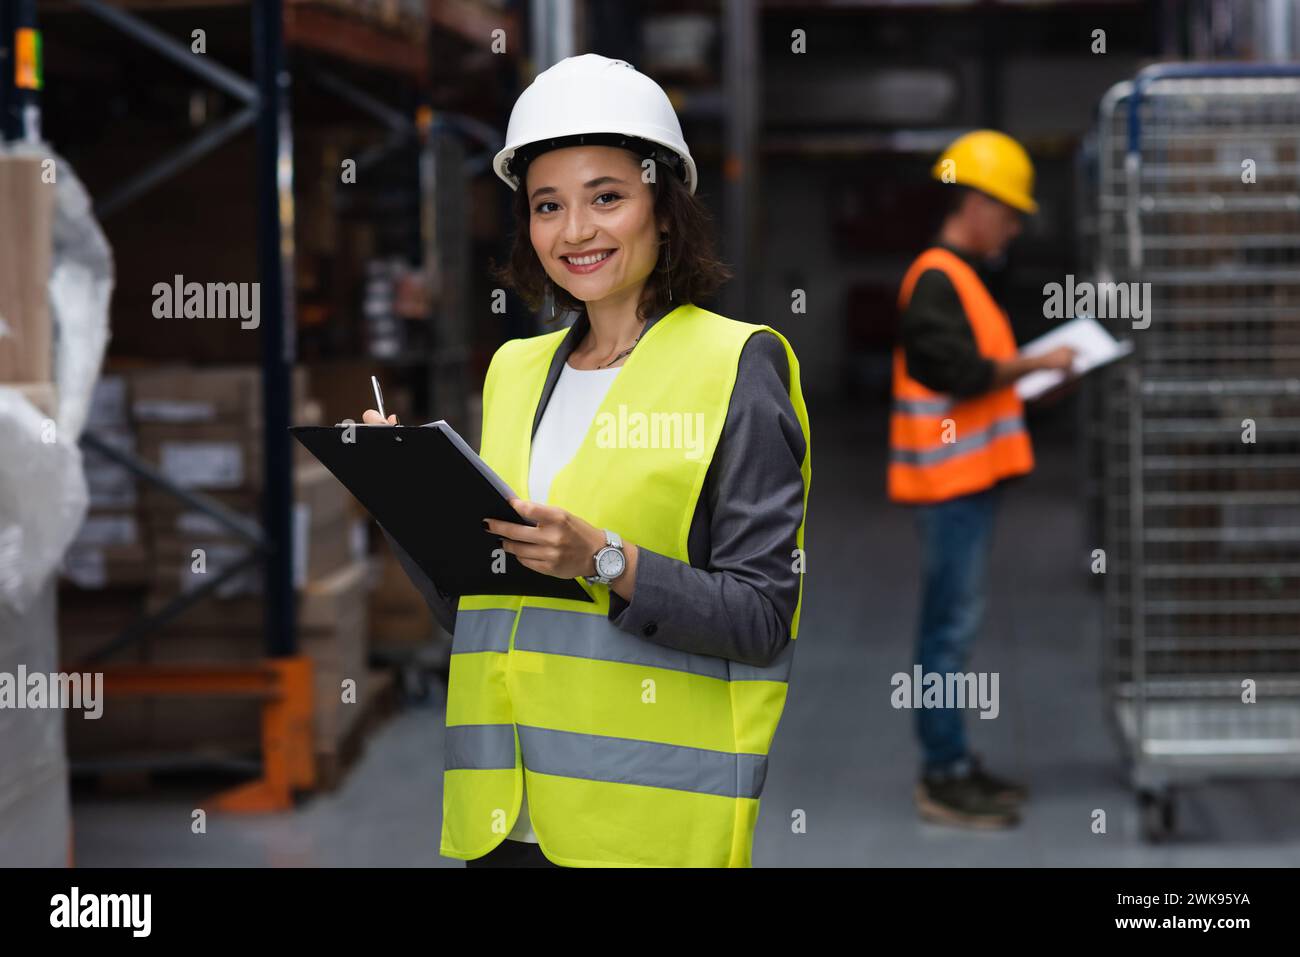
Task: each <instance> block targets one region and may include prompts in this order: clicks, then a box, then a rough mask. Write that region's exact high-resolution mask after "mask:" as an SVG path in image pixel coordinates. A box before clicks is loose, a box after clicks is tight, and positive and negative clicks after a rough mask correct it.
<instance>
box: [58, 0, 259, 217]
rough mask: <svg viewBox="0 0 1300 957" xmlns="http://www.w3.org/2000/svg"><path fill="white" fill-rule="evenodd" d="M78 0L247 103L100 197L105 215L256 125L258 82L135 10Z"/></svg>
mask: <svg viewBox="0 0 1300 957" xmlns="http://www.w3.org/2000/svg"><path fill="white" fill-rule="evenodd" d="M76 3H77V5H78V6H79V7H81V8H82V9H83V10H85V11H86V12H87V13H90V14H93V15H94V16H96V17H99V18H100V19H101V20H103V21H104V22H105V23H107V24H109V25H110V26H112V27H114V28H115V29H117V30H120V31H121V32H122V33H123V34H124V35H126V36H128V37H130V38H131V39H133V40H135V41H137V42H138V43H140V44H141V45H142V46H145V47H147V48H149V49H150V50H153V51H154V52H155V53H157V54H159V55H160V56H162V57H164V58H165V59H167V60H170V61H171V62H173V63H175V64H176V65H178V66H180V67H181V68H182V69H185V70H188V71H189V72H190V73H193V74H194V75H195V76H197V77H199V78H200V79H202V80H205V81H206V82H208V83H210V84H211V85H212V86H214V87H216V88H217V89H219V90H222V91H223V92H225V93H227V94H229V95H230V96H232V97H234V98H235V99H236V100H239V101H240V102H241V103H243V104H244V109H242V110H240V111H239V112H237V113H235V114H233V115H232V116H229V117H227V118H226V119H224V120H221V121H220V122H217V123H214V124H211V125H209V127H208V128H206V129H205V130H204V132H202V133H200V134H199V135H198V136H197V137H195V138H194V139H193V140H191V141H190V142H188V143H186V144H185V145H184V146H182V147H180V148H179V149H177V150H175V151H173V152H171V153H168V154H167V155H165V156H163V157H162V158H161V159H159V160H158V161H157V162H155V163H153V164H152V165H151V166H149V167H147V168H146V169H144V170H142V171H141V172H140V173H138V174H137V175H135V176H133V177H131V178H130V179H129V180H127V181H126V182H125V183H123V184H122V185H120V186H118V187H117V188H116V189H114V190H113V191H112V192H110V193H109V194H108V195H107V196H105V197H104V198H103V199H102V200H100V201H99V202H98V203H96V204H95V213H96V215H98V216H99V218H100V219H101V220H102V219H105V218H107V217H108V216H111V215H112V214H113V213H115V212H117V211H118V210H119V209H121V208H122V207H124V206H126V205H128V204H129V203H131V202H133V201H134V200H136V199H138V198H139V197H140V196H142V195H143V194H145V193H147V192H148V191H149V190H151V189H153V188H154V187H155V186H157V185H158V184H159V183H162V182H165V181H166V180H168V179H170V178H171V177H173V176H175V175H176V174H177V173H179V172H181V171H182V170H184V169H185V168H186V167H188V166H191V165H193V164H194V163H196V162H198V161H199V160H200V159H202V158H203V157H204V156H206V155H208V154H209V153H211V152H212V151H213V150H215V149H217V148H218V147H220V146H221V145H222V144H224V143H226V142H228V141H229V140H231V139H233V138H234V137H235V136H237V135H238V134H239V133H240V132H242V131H243V130H245V129H247V128H248V127H250V126H252V125H253V123H254V121H255V120H256V119H257V111H258V109H259V104H260V101H261V98H260V95H259V94H258V90H257V85H256V84H255V83H253V82H252V81H250V80H248V79H246V78H244V77H242V76H240V75H239V74H238V73H236V72H235V71H234V70H231V69H229V68H228V67H224V66H222V65H221V64H220V63H217V62H215V61H213V60H212V59H211V58H210V57H208V56H206V55H205V56H196V55H195V54H194V53H193V52H192V51H191V50H190V48H189V47H188V46H187V45H186V44H184V43H182V42H181V41H179V40H177V39H176V38H175V37H172V36H169V35H168V34H166V33H163V32H162V31H161V30H159V29H158V28H157V27H154V26H152V25H150V24H149V23H146V22H145V21H144V20H142V19H140V17H138V16H136V15H135V14H133V13H129V12H127V11H126V10H121V9H119V8H117V7H112V6H109V5H108V4H106V3H104V2H103V0H76Z"/></svg>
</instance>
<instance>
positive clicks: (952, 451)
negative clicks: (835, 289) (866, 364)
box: [888, 248, 1034, 504]
mask: <svg viewBox="0 0 1300 957" xmlns="http://www.w3.org/2000/svg"><path fill="white" fill-rule="evenodd" d="M928 269H938V270H940V271H941V272H942V273H943V274H944V275H946V276H947V277H948V279H949V280H950V281H951V282H952V284H953V287H954V288H955V289H956V290H957V298H958V299H960V300H961V305H962V310H963V311H964V312H965V313H966V319H967V321H968V322H970V325H971V330H972V331H973V332H974V334H975V344H976V346H977V347H978V348H979V351H980V355H982V356H985V357H987V358H989V359H1010V358H1012V357H1013V356H1015V354H1016V340H1015V336H1013V335H1012V333H1011V323H1010V321H1009V320H1008V319H1007V314H1006V313H1005V312H1003V311H1002V308H1001V307H1000V306H999V305H998V304H997V303H996V302H995V301H994V299H993V296H992V295H991V294H990V293H989V291H988V288H987V287H986V286H985V285H984V283H983V282H981V281H980V278H979V276H978V275H976V273H975V270H974V269H972V268H971V267H970V266H968V265H967V264H966V263H965V262H963V261H962V259H961V257H959V256H957V255H954V254H953V253H951V252H949V251H948V250H946V249H939V248H934V249H927V250H926V251H925V252H923V253H921V255H920V256H918V257H917V259H916V262H914V263H912V266H911V268H909V269H908V270H907V275H905V276H904V277H903V285H902V288H901V289H900V290H899V296H898V302H899V309H900V310H901V309H906V308H907V303H908V301H909V300H910V299H911V298H912V290H913V288H915V286H916V281H917V280H918V279H919V278H920V277H921V274H922V273H923V272H925V271H926V270H928ZM1033 468H1034V451H1033V448H1032V447H1031V446H1030V444H1029V433H1028V432H1026V431H1025V421H1024V406H1023V405H1022V404H1021V402H1020V397H1019V396H1017V395H1016V390H1015V388H1014V387H1013V386H1007V387H1005V388H1002V389H994V390H992V391H989V392H986V393H983V394H982V395H978V396H974V397H972V398H968V399H960V400H959V399H955V398H953V397H952V396H948V395H944V394H943V393H940V392H932V391H930V390H929V389H927V388H926V387H925V386H923V385H921V383H919V382H917V381H916V380H915V379H913V378H912V377H911V376H909V375H908V374H907V361H906V359H905V358H904V355H903V349H902V346H896V347H895V349H894V404H893V410H892V412H891V415H890V421H889V473H888V484H889V497H890V499H891V500H893V501H895V502H904V503H908V504H922V503H928V502H944V501H947V500H948V499H952V498H957V497H958V496H961V495H969V494H972V493H974V492H980V491H983V490H984V489H987V488H990V487H991V486H993V485H995V484H997V483H998V482H1000V481H1001V480H1002V479H1005V478H1010V477H1011V476H1013V475H1025V474H1026V473H1028V472H1031V471H1032V470H1033Z"/></svg>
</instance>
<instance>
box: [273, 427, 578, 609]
mask: <svg viewBox="0 0 1300 957" xmlns="http://www.w3.org/2000/svg"><path fill="white" fill-rule="evenodd" d="M289 432H290V433H291V434H292V435H293V437H294V438H295V439H297V440H298V441H299V442H301V443H302V444H303V446H305V447H306V449H307V451H309V452H311V454H312V455H314V456H315V457H316V458H317V459H319V460H320V462H321V464H322V465H324V466H325V467H326V468H327V469H329V470H330V472H332V473H333V474H334V476H335V478H337V479H338V480H339V481H340V482H342V483H343V485H344V486H345V487H346V488H347V490H348V491H349V492H351V493H352V495H353V496H354V497H355V498H356V500H357V501H358V502H360V503H361V505H362V507H364V508H365V509H366V511H368V512H369V513H370V514H371V516H373V517H374V519H375V520H376V521H377V522H378V523H379V524H380V526H382V527H383V528H384V529H385V530H386V531H387V532H388V534H389V535H391V536H392V538H393V540H394V541H396V542H397V543H398V544H399V545H400V546H401V547H402V548H403V549H404V550H405V551H406V552H407V554H409V555H410V557H411V559H412V560H413V561H414V562H415V563H416V564H417V565H418V566H419V567H420V569H421V571H423V572H424V573H425V574H426V575H428V576H429V578H430V580H432V581H433V582H434V584H435V585H436V586H437V587H438V589H439V591H441V592H442V593H444V594H450V595H528V596H535V597H540V598H567V599H572V600H576V601H594V599H593V598H592V597H591V594H590V593H589V592H588V590H587V589H586V588H585V587H584V586H583V584H582V583H581V582H579V580H578V579H576V578H555V577H553V576H551V575H546V574H543V573H542V572H537V571H533V570H532V569H530V568H528V567H527V566H525V565H523V564H521V563H520V562H519V560H518V559H517V558H516V557H515V556H514V555H511V554H509V553H508V552H504V551H498V549H500V546H501V540H500V538H499V537H497V536H496V535H492V534H490V533H489V532H487V531H486V530H485V529H484V527H483V523H482V519H484V518H495V519H501V520H503V521H507V522H517V523H519V524H522V525H532V524H535V523H533V522H530V521H528V520H527V519H525V518H523V517H521V516H520V515H519V514H518V513H517V512H516V511H515V510H514V509H513V508H512V507H511V506H510V502H509V500H510V499H511V498H517V497H518V496H516V495H515V493H514V492H513V491H512V490H511V488H510V486H509V485H508V484H506V482H505V481H504V480H502V478H501V477H500V476H499V475H497V474H496V472H494V471H493V470H492V468H491V467H490V466H489V465H488V464H487V463H486V462H484V461H483V459H481V458H480V457H479V456H478V455H477V454H476V453H475V452H474V450H473V449H471V448H470V447H469V445H468V444H467V443H466V442H465V440H464V439H462V438H461V437H460V436H459V435H458V434H457V433H456V430H455V429H453V428H452V427H451V426H450V425H448V424H447V423H446V422H445V421H442V420H439V421H437V422H430V423H428V424H426V425H423V426H419V427H416V428H407V427H405V426H400V425H398V426H392V425H362V424H346V425H335V426H293V427H291V428H290V429H289Z"/></svg>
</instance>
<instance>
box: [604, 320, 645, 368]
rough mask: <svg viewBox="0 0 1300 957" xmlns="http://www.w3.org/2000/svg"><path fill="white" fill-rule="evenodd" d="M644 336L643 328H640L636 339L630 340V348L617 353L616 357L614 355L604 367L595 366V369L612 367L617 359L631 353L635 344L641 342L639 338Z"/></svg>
mask: <svg viewBox="0 0 1300 957" xmlns="http://www.w3.org/2000/svg"><path fill="white" fill-rule="evenodd" d="M644 335H645V328H644V327H642V329H641V332H640V333H639V334H638V335H637V337H636V338H635V339H633V340H632V344H631V345H630V346H628V347H627V348H626V349H624V350H623V351H622V352H620V353H619V354H618V355H616V356H615V357H614V358H612V359H610V360H609V361H608V362H606V363H605V365H600V366H596V368H597V369H604V368H606V367H607V366H612V365H613V364H614V363H615V362H617V361H618V360H619V359H621V358H623V357H624V356H625V355H627V354H628V353H629V352H631V351H632V350H633V349H635V348H636V344H637V343H638V342H640V341H641V336H644Z"/></svg>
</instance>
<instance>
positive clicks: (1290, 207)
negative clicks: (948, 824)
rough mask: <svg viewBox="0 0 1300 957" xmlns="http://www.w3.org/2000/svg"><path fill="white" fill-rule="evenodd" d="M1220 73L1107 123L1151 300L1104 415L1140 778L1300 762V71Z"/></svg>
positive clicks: (1124, 675) (1109, 235)
mask: <svg viewBox="0 0 1300 957" xmlns="http://www.w3.org/2000/svg"><path fill="white" fill-rule="evenodd" d="M1204 69H1205V70H1206V71H1207V72H1212V73H1214V74H1215V75H1210V76H1205V75H1201V76H1198V75H1195V74H1196V73H1197V68H1195V67H1187V66H1184V67H1179V68H1173V69H1171V68H1154V69H1153V70H1151V71H1145V72H1144V74H1141V75H1139V77H1138V79H1137V81H1135V83H1133V84H1124V85H1122V86H1120V87H1117V88H1115V89H1114V90H1112V91H1111V93H1109V94H1108V95H1107V97H1106V99H1105V100H1103V103H1102V109H1101V114H1100V119H1099V127H1098V134H1097V155H1098V177H1097V182H1098V193H1099V195H1098V199H1097V212H1096V224H1097V225H1096V232H1097V235H1096V249H1097V279H1098V281H1113V282H1116V283H1119V284H1121V285H1129V284H1137V285H1136V286H1133V285H1129V288H1128V289H1127V291H1126V292H1127V294H1128V295H1129V296H1130V297H1132V296H1133V295H1134V294H1136V295H1139V296H1146V299H1145V304H1146V312H1145V315H1138V314H1137V311H1136V310H1135V309H1134V308H1132V302H1131V301H1130V308H1129V309H1128V310H1127V312H1124V311H1123V310H1119V311H1120V312H1121V314H1120V315H1112V316H1111V317H1109V318H1108V319H1107V320H1106V321H1108V322H1109V324H1110V325H1111V327H1112V331H1113V332H1115V333H1116V334H1124V335H1126V336H1127V337H1129V338H1132V339H1133V340H1134V341H1135V344H1136V347H1137V348H1136V352H1135V355H1134V358H1133V359H1132V360H1131V361H1130V362H1129V363H1128V364H1127V366H1122V367H1116V368H1114V369H1112V370H1110V371H1108V372H1107V374H1106V376H1105V378H1104V380H1103V381H1102V387H1103V394H1102V397H1101V399H1100V401H1099V402H1098V403H1097V406H1096V409H1095V412H1094V419H1093V430H1094V434H1095V437H1096V441H1097V443H1098V445H1099V447H1100V448H1101V450H1102V455H1101V457H1102V465H1101V473H1102V479H1101V481H1102V485H1103V488H1104V490H1105V506H1104V515H1105V521H1104V530H1103V534H1104V538H1105V542H1104V546H1105V547H1106V549H1107V557H1108V560H1109V569H1108V570H1109V572H1110V574H1109V575H1108V582H1107V585H1108V587H1107V601H1106V623H1107V641H1106V644H1107V651H1108V654H1107V659H1106V668H1107V672H1106V673H1107V678H1108V679H1109V682H1110V688H1111V691H1112V696H1113V704H1114V707H1115V713H1116V718H1117V720H1118V726H1119V728H1120V729H1121V731H1122V732H1123V735H1124V740H1125V742H1126V743H1127V744H1128V745H1129V748H1130V752H1131V755H1132V758H1133V761H1134V765H1135V772H1136V774H1135V778H1136V780H1137V781H1138V782H1139V786H1142V785H1143V783H1144V782H1145V783H1148V784H1154V785H1156V786H1159V785H1161V784H1162V783H1163V782H1166V781H1168V780H1169V779H1170V778H1171V777H1172V776H1173V775H1174V774H1175V772H1186V771H1189V770H1194V771H1199V772H1203V773H1215V772H1219V771H1234V772H1247V771H1250V772H1272V771H1278V770H1288V771H1294V770H1297V769H1300V76H1287V75H1281V71H1279V70H1276V69H1274V68H1258V67H1255V68H1231V67H1229V68H1225V67H1224V66H1221V65H1220V66H1215V67H1209V68H1204ZM1252 71H1253V72H1262V73H1270V74H1272V75H1266V76H1250V75H1233V74H1234V73H1237V74H1240V73H1243V72H1252ZM1146 284H1149V286H1148V285H1146ZM1117 295H1118V293H1117ZM1099 300H1100V297H1099ZM1248 682H1253V683H1254V689H1253V690H1254V695H1255V699H1256V700H1255V702H1254V703H1247V702H1243V694H1244V693H1247V692H1248V691H1249V689H1250V686H1249V684H1248Z"/></svg>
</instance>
